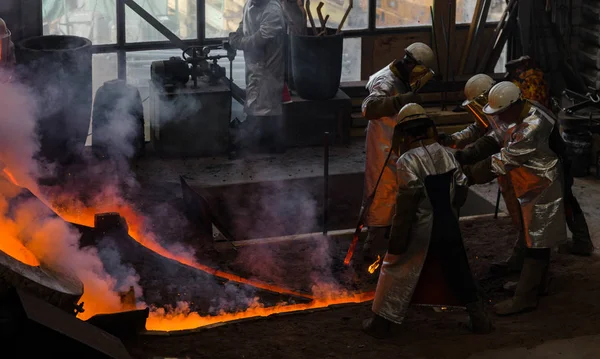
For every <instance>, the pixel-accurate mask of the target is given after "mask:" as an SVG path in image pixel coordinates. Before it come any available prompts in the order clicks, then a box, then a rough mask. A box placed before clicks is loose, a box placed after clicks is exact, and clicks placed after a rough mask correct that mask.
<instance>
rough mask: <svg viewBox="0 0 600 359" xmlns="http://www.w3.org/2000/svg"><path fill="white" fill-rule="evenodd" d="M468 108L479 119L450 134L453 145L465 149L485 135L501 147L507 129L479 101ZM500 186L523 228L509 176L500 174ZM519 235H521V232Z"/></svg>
mask: <svg viewBox="0 0 600 359" xmlns="http://www.w3.org/2000/svg"><path fill="white" fill-rule="evenodd" d="M466 109H467V110H468V111H469V112H470V113H471V115H473V116H474V117H475V118H477V119H478V120H477V121H475V122H474V123H473V124H471V125H469V126H468V127H467V128H465V129H464V130H462V131H458V132H455V133H453V134H452V135H450V142H451V143H452V146H451V147H452V148H456V149H463V148H465V147H466V146H467V145H470V144H472V143H474V142H475V141H477V140H478V139H479V138H481V137H483V136H489V137H490V138H492V139H493V140H494V141H495V142H497V143H498V146H499V147H501V146H502V143H503V142H504V141H503V136H504V131H505V129H502V128H501V127H502V126H500V125H499V124H497V123H496V122H495V121H494V119H493V118H490V117H488V116H487V115H486V114H484V113H483V111H482V110H481V109H482V107H481V104H479V103H478V102H477V101H473V102H472V103H471V104H469V105H468V106H466ZM482 122H485V124H486V125H487V126H488V127H487V128H484V125H483V124H482ZM498 186H499V187H500V191H501V192H502V197H503V198H504V203H505V204H506V210H507V211H508V213H509V215H510V217H511V219H512V221H513V224H514V225H515V227H516V228H521V212H520V211H521V208H520V205H519V200H518V199H517V197H516V195H515V191H514V188H513V186H512V183H511V181H510V178H509V176H498ZM519 235H520V236H521V233H520V234H519Z"/></svg>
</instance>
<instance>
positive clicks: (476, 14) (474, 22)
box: [458, 0, 485, 75]
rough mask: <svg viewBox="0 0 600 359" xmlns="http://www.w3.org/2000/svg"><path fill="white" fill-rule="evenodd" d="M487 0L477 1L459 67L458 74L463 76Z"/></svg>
mask: <svg viewBox="0 0 600 359" xmlns="http://www.w3.org/2000/svg"><path fill="white" fill-rule="evenodd" d="M484 1H485V0H477V3H476V4H475V12H474V13H473V18H472V19H471V25H470V26H469V33H468V34H467V41H466V42H465V48H464V50H463V53H462V57H461V59H460V65H459V66H458V74H459V75H462V74H463V73H464V71H465V65H466V64H467V59H468V58H469V54H470V53H469V51H470V50H471V44H473V38H474V37H475V30H477V24H478V22H479V15H480V14H481V9H482V7H483V2H484Z"/></svg>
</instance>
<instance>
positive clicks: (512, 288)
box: [502, 271, 552, 297]
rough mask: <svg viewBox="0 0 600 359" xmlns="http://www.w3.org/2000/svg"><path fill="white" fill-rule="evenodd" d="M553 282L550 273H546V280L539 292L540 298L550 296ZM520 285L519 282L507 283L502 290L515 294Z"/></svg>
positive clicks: (543, 281) (543, 280) (544, 279)
mask: <svg viewBox="0 0 600 359" xmlns="http://www.w3.org/2000/svg"><path fill="white" fill-rule="evenodd" d="M551 282H552V277H551V276H550V274H549V273H548V271H546V274H545V275H544V278H543V279H542V284H541V285H540V290H539V292H538V294H539V295H540V297H545V296H547V295H548V293H549V292H550V283H551ZM518 284H519V282H512V281H511V282H506V283H505V284H504V285H503V286H502V288H504V290H506V291H508V292H512V293H513V294H514V293H515V291H516V290H517V285H518Z"/></svg>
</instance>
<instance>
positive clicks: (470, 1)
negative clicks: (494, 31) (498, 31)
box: [456, 0, 506, 24]
mask: <svg viewBox="0 0 600 359" xmlns="http://www.w3.org/2000/svg"><path fill="white" fill-rule="evenodd" d="M476 4H477V0H457V2H456V23H457V24H465V23H468V24H470V23H471V19H472V18H473V14H474V13H475V5H476ZM504 9H506V2H505V1H504V0H492V2H491V4H490V9H489V11H488V17H487V22H488V23H489V22H497V21H500V18H501V17H502V13H503V12H504Z"/></svg>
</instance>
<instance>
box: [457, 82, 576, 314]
mask: <svg viewBox="0 0 600 359" xmlns="http://www.w3.org/2000/svg"><path fill="white" fill-rule="evenodd" d="M483 112H484V113H485V114H487V115H490V116H494V119H495V121H496V122H497V123H498V124H499V125H500V126H501V127H503V130H504V135H503V143H502V148H501V149H500V151H499V152H498V153H496V154H494V155H492V156H491V157H488V158H487V159H486V160H484V161H482V162H479V163H477V164H476V165H474V166H473V167H472V168H471V167H465V168H464V170H465V173H466V174H467V176H468V178H469V184H478V183H487V182H490V181H492V180H493V178H494V177H496V176H507V178H508V180H510V182H511V185H512V186H513V187H514V191H515V194H516V196H517V199H518V201H519V206H520V214H521V225H522V227H523V232H524V237H525V238H524V239H525V246H526V247H527V248H526V251H525V259H524V262H523V268H522V270H521V276H520V278H519V282H518V283H517V285H516V289H515V293H514V296H513V297H512V298H511V299H509V300H506V301H504V302H501V303H498V304H496V306H495V307H494V309H495V311H496V313H497V314H499V315H509V314H516V313H520V312H523V311H526V310H531V309H535V308H536V307H537V304H538V296H539V294H541V293H543V292H545V290H546V287H547V278H548V266H549V263H550V252H551V249H552V248H553V247H554V246H556V245H557V244H558V243H559V242H560V241H561V240H563V239H564V238H566V235H567V233H566V226H565V211H564V200H563V172H562V171H563V169H562V165H561V161H560V158H559V156H558V155H557V154H556V153H555V152H554V151H553V150H552V149H551V148H550V141H551V137H552V133H553V131H554V128H555V119H554V118H553V116H551V115H550V114H549V113H547V112H546V111H545V108H543V106H541V105H540V106H536V105H535V104H534V103H533V102H530V101H528V100H525V99H523V97H522V94H521V90H520V89H519V88H518V87H517V86H516V85H515V84H513V83H512V82H508V81H504V82H500V83H498V84H497V85H495V86H494V87H492V89H491V90H490V93H489V96H488V104H487V105H485V107H484V108H483Z"/></svg>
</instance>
